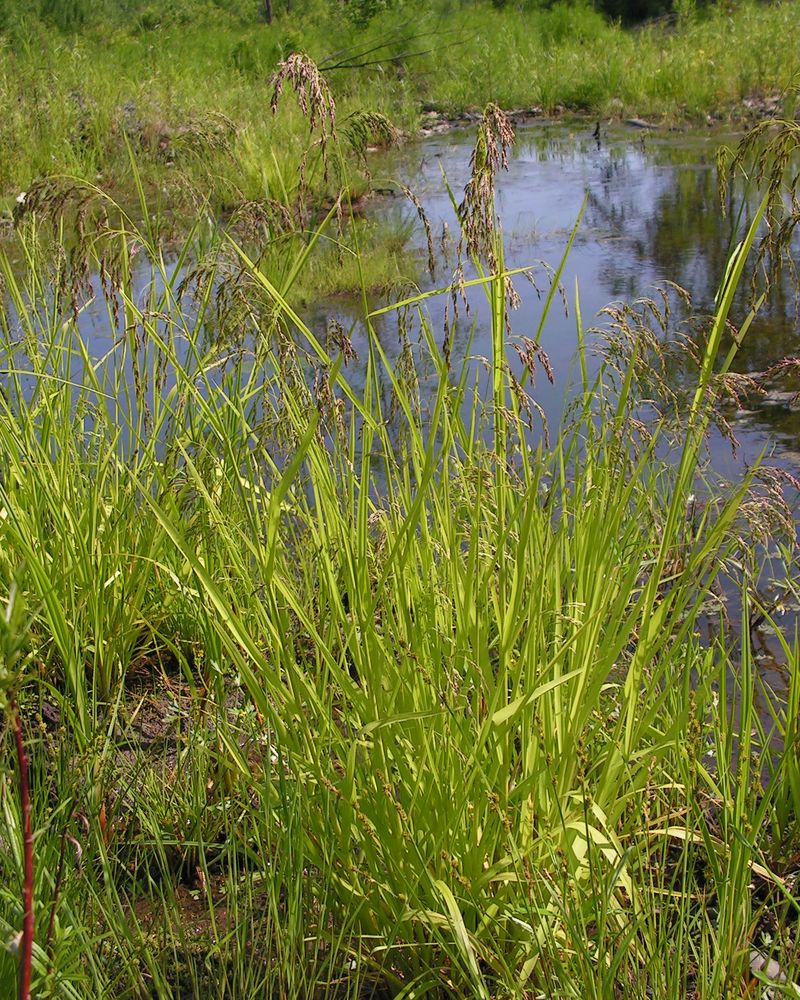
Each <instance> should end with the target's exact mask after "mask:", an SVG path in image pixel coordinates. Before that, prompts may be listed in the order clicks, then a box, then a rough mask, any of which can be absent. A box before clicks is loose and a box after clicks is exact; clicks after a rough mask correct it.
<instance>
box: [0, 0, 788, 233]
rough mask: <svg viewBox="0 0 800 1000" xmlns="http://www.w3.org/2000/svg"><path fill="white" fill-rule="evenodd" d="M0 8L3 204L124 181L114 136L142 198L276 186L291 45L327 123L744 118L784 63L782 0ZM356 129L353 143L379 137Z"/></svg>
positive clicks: (291, 175)
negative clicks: (524, 116)
mask: <svg viewBox="0 0 800 1000" xmlns="http://www.w3.org/2000/svg"><path fill="white" fill-rule="evenodd" d="M3 9H4V14H3V18H4V22H3V24H2V25H0V32H2V33H1V34H0V102H2V107H3V109H4V111H3V115H2V116H0V199H2V202H3V204H4V206H5V211H6V213H9V212H10V210H11V209H12V208H13V206H14V200H15V198H16V197H17V196H18V195H19V194H20V192H22V191H27V190H29V189H30V187H31V185H33V184H34V183H35V182H36V181H37V180H39V179H41V178H42V177H44V176H47V175H50V174H53V173H57V174H62V173H67V174H70V175H74V176H77V177H79V178H82V179H84V180H89V181H98V182H99V183H101V184H102V185H103V186H104V187H106V188H107V189H108V190H110V191H112V192H116V193H117V194H118V195H120V196H122V192H126V194H125V197H126V198H128V199H132V197H133V193H132V187H133V185H132V177H131V171H130V157H129V154H128V146H132V147H133V148H134V150H135V153H136V158H137V162H138V164H139V170H140V172H141V174H142V177H143V180H144V182H145V184H146V186H147V188H148V191H149V194H150V203H151V205H154V206H155V205H157V204H158V203H159V200H161V201H164V202H168V203H169V204H170V206H171V207H172V208H173V209H174V208H175V206H176V205H178V204H183V205H184V207H185V206H186V204H187V202H190V201H192V199H195V197H196V192H197V191H202V192H203V198H204V199H208V204H209V207H210V208H211V210H212V211H213V212H214V214H215V215H218V214H219V213H220V212H221V211H224V210H225V209H231V208H232V207H233V206H237V205H239V204H241V203H242V202H246V201H261V202H263V201H265V200H279V201H284V202H285V201H286V200H287V199H289V200H291V197H292V194H293V189H294V188H295V186H296V177H295V171H296V165H297V163H298V162H299V159H300V157H301V155H302V151H303V149H305V147H306V145H307V127H306V123H305V121H304V119H303V118H302V116H301V115H299V114H298V113H295V112H293V111H292V110H291V109H290V108H289V107H282V108H281V113H280V115H279V116H278V117H277V118H273V115H272V114H271V112H270V108H269V102H270V94H271V88H270V85H269V80H270V77H271V75H272V74H273V72H274V71H275V69H276V67H277V65H278V64H279V62H280V61H282V60H283V59H285V58H286V57H287V56H288V55H289V54H290V53H292V52H293V51H296V50H303V51H305V52H307V53H308V54H309V55H310V56H312V57H313V58H314V60H315V61H316V63H317V64H318V65H319V66H320V68H321V69H322V71H323V72H324V73H325V74H326V76H327V78H328V80H329V82H330V86H331V88H332V92H333V96H334V98H335V100H336V105H337V108H338V121H337V126H338V127H339V128H340V129H341V130H342V131H347V130H348V129H349V128H350V126H351V124H352V118H351V116H352V115H354V114H355V115H358V114H362V113H363V112H370V113H379V114H382V115H384V116H385V117H386V118H387V119H388V120H389V121H390V122H391V123H392V124H393V125H394V126H395V128H396V129H398V130H400V132H404V133H406V134H414V133H415V132H416V131H417V130H418V129H419V127H420V126H421V125H424V124H425V123H426V121H427V120H428V119H427V118H426V115H429V110H430V109H431V108H434V109H437V110H438V111H439V112H441V113H445V114H450V115H453V114H458V113H461V112H463V111H464V110H468V109H472V110H474V109H480V108H482V107H483V106H484V105H485V104H486V103H487V102H488V101H490V100H492V101H497V102H498V103H499V104H500V105H501V106H503V107H505V108H514V107H518V108H519V107H525V108H531V107H535V108H538V109H540V110H541V112H543V113H554V112H557V111H559V110H564V109H567V110H571V111H578V112H583V113H587V114H591V115H593V116H598V117H600V116H610V117H615V118H624V117H630V116H643V115H644V116H656V117H657V118H659V119H660V118H661V117H662V116H666V117H667V118H668V119H670V120H672V121H681V120H685V119H687V118H689V119H693V120H695V121H697V120H699V121H701V122H705V121H706V118H707V116H708V115H712V116H714V117H715V118H717V117H720V116H722V117H727V116H729V115H730V114H731V113H733V114H734V115H739V116H744V117H748V116H750V115H751V113H752V112H751V111H750V110H748V109H746V108H745V107H744V106H743V105H742V101H743V99H745V98H752V99H753V101H754V104H753V106H754V107H755V108H756V110H758V108H760V107H762V104H763V100H764V98H771V97H772V96H774V95H776V94H777V95H780V94H781V93H782V92H783V91H784V89H785V88H786V87H787V85H788V84H789V83H790V82H791V80H792V77H793V74H794V73H795V72H796V68H797V67H796V57H795V52H794V48H793V47H792V46H790V45H786V44H785V39H786V38H787V37H791V35H792V32H793V31H794V29H795V24H796V23H797V20H798V8H797V4H796V2H795V0H785V2H782V3H778V4H769V5H762V4H756V3H751V2H743V3H740V4H737V5H735V6H722V5H712V6H709V7H707V8H703V9H698V10H695V9H694V8H691V9H689V8H686V9H685V10H684V9H682V10H681V11H680V12H678V14H677V15H676V17H675V18H674V19H672V20H670V21H668V22H657V23H649V24H647V25H645V26H641V27H638V28H636V29H635V30H629V29H625V28H622V27H620V26H619V24H617V23H614V22H612V21H610V20H609V19H608V18H606V17H605V16H604V15H603V14H602V13H600V12H598V11H596V10H594V9H593V8H591V7H590V6H587V5H586V4H583V3H576V4H566V3H563V4H556V5H553V6H542V7H538V6H537V7H530V6H525V7H524V9H520V8H519V7H518V6H517V5H512V4H508V5H506V6H501V7H499V8H497V7H495V6H493V5H490V4H484V3H469V4H466V3H464V4H450V5H447V4H441V5H424V6H415V5H413V4H390V5H389V4H386V5H384V4H378V5H375V7H374V8H373V6H371V5H367V6H363V5H348V4H344V5H341V4H327V3H325V4H323V3H317V4H313V5H303V4H302V3H296V4H292V6H291V11H290V12H289V13H287V12H286V11H285V8H284V5H283V4H278V3H276V4H275V19H274V22H273V24H272V25H271V26H268V25H267V24H266V22H265V21H264V19H263V9H262V8H261V7H260V6H259V5H257V4H253V5H248V4H242V5H235V4H225V5H217V4H207V5H203V4H199V3H196V2H195V0H181V2H178V0H175V2H173V3H164V4H160V5H151V6H142V5H133V4H131V5H123V4H120V5H118V6H117V5H113V4H111V5H97V4H92V5H89V4H86V5H85V6H81V4H80V2H79V0H75V4H74V5H73V4H68V3H62V2H59V3H55V2H52V0H50V5H49V6H48V3H43V4H42V5H41V6H40V7H39V8H38V11H39V13H38V14H36V13H35V11H36V8H34V13H31V11H30V9H29V7H28V6H27V5H22V4H19V5H16V6H14V4H10V5H9V4H6V5H4V8H3ZM368 15H369V16H368ZM769 107H770V108H774V104H770V105H769ZM786 110H787V113H789V114H791V112H792V110H793V109H792V108H788V107H787V108H786ZM350 131H351V132H352V131H353V130H352V129H350ZM360 135H361V139H362V140H364V141H365V143H366V145H375V144H377V145H380V144H381V143H385V142H387V141H390V138H391V136H390V135H389V134H387V133H386V131H383V132H379V133H377V134H374V133H373V134H370V132H369V131H367V132H364V131H362V132H361V133H360ZM392 135H394V137H395V138H397V137H398V136H397V133H392ZM353 159H354V160H355V154H354V157H353ZM351 175H352V174H351ZM312 179H313V181H314V183H315V184H316V185H317V186H318V188H319V190H320V201H324V199H325V197H327V196H330V195H331V194H332V193H334V189H335V184H333V185H325V183H324V180H323V179H322V178H321V177H314V178H312ZM362 189H363V182H362ZM165 192H168V194H165Z"/></svg>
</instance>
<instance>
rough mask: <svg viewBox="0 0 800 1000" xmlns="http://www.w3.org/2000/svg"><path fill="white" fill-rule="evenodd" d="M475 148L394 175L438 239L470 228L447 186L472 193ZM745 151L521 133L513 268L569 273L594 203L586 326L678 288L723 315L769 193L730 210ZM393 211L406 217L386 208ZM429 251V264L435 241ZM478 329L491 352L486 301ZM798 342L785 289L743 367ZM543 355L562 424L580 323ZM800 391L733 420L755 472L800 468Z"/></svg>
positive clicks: (532, 297) (583, 277)
mask: <svg viewBox="0 0 800 1000" xmlns="http://www.w3.org/2000/svg"><path fill="white" fill-rule="evenodd" d="M472 141H473V135H472V133H471V132H467V131H459V132H451V133H449V134H445V135H443V136H437V137H435V138H431V139H428V140H426V141H425V143H424V144H423V145H410V146H408V147H406V148H405V149H403V150H400V151H398V152H395V153H394V154H391V155H390V156H388V157H387V158H385V159H384V161H383V162H382V163H381V165H380V172H382V173H383V174H385V179H386V182H387V183H389V182H390V180H391V179H392V178H394V179H400V180H401V181H402V182H403V183H404V184H407V185H408V186H409V187H411V188H412V189H413V190H415V191H416V192H417V194H418V195H419V197H420V198H421V200H422V202H423V204H424V205H425V208H426V211H427V212H428V214H429V217H430V218H431V222H432V225H433V229H434V231H435V232H436V231H439V230H440V229H441V227H442V226H443V225H447V226H448V227H449V229H450V231H455V229H456V219H455V216H454V212H453V208H452V203H451V200H450V197H449V196H448V194H447V193H446V190H445V186H444V183H443V180H442V177H443V175H444V176H445V177H446V178H447V181H448V182H449V184H450V186H451V188H452V189H453V191H454V192H455V193H456V195H458V194H459V193H460V191H461V190H462V189H463V186H464V184H465V183H466V180H467V176H468V169H469V152H470V148H471V143H472ZM737 141H738V136H735V135H730V134H723V133H719V132H715V131H712V130H708V131H706V132H702V133H685V132H666V131H665V132H658V133H646V134H645V133H642V132H637V131H636V130H632V129H629V128H625V127H624V126H620V127H614V128H608V129H606V128H603V129H602V130H601V135H600V139H599V141H598V140H597V139H596V138H595V137H594V136H593V124H592V123H589V122H580V123H577V124H574V125H571V126H570V125H565V124H564V123H548V122H537V123H534V124H532V125H530V126H528V127H525V128H524V129H521V130H520V131H519V133H518V136H517V144H516V147H515V149H514V151H513V154H512V158H511V164H510V168H509V171H508V173H507V174H504V175H503V176H502V177H501V178H500V184H499V192H498V198H497V208H498V213H499V215H500V218H501V221H502V226H503V233H504V239H505V243H506V247H507V254H506V262H507V264H508V265H509V266H511V267H518V266H523V265H526V264H532V263H533V262H535V261H536V260H537V259H542V260H545V261H550V262H557V261H558V259H559V258H560V256H561V253H562V251H563V248H564V245H565V243H566V240H567V238H568V234H569V231H570V229H571V227H572V225H573V224H574V222H575V220H576V218H577V217H578V214H579V212H580V209H581V205H582V203H583V200H584V197H585V198H586V210H585V214H584V217H583V221H582V224H581V227H580V230H579V234H578V238H577V240H576V243H575V246H574V248H573V251H572V253H571V255H570V258H569V261H568V263H567V267H566V270H565V273H564V284H565V286H566V288H567V289H569V290H570V291H571V290H572V289H573V288H574V286H575V282H576V281H577V283H578V287H579V289H580V295H581V303H582V310H583V315H584V318H585V320H586V321H588V322H591V321H592V317H594V316H596V315H597V313H598V312H599V310H600V309H602V307H603V306H604V305H606V304H607V303H608V302H609V301H611V300H620V299H622V300H626V301H627V300H632V299H635V298H638V297H641V296H646V295H650V294H651V293H652V291H653V288H654V286H657V285H663V284H664V283H665V282H675V283H677V284H678V285H680V286H681V287H683V288H685V289H686V290H687V291H688V292H689V293H690V294H691V296H692V300H693V303H694V308H695V309H696V310H698V311H700V312H710V311H711V310H712V309H713V304H714V295H715V292H716V290H717V287H718V285H719V282H720V280H721V279H722V277H723V275H724V273H725V265H726V262H727V259H728V256H729V254H730V252H731V249H732V248H733V246H734V245H735V243H736V241H737V239H738V238H739V235H740V234H741V232H742V230H743V228H745V227H746V226H747V225H748V224H749V222H750V221H751V220H752V217H753V213H754V211H755V208H756V205H757V202H758V198H757V195H756V193H755V192H750V193H749V195H748V194H746V193H745V192H743V191H742V189H741V187H740V186H739V187H737V186H733V187H731V188H730V189H729V191H728V192H727V196H726V205H725V207H726V209H727V211H726V212H723V210H722V206H721V204H720V194H719V187H718V175H717V168H716V154H717V150H718V148H719V146H720V145H721V144H722V143H727V144H729V145H734V144H735V143H736V142H737ZM379 210H381V211H390V210H392V209H391V206H390V205H389V204H387V203H385V204H384V205H383V206H381V208H379ZM415 249H416V250H417V252H419V253H420V254H422V252H423V246H422V242H421V236H420V237H418V241H417V243H416V247H415ZM750 274H752V271H751V272H750ZM750 274H748V275H747V277H746V278H745V280H744V281H743V282H742V285H741V287H740V288H739V291H738V294H737V296H736V300H735V302H734V306H733V309H732V313H731V320H732V322H733V323H734V324H738V323H740V322H741V321H742V319H743V318H744V317H745V316H746V315H747V313H748V311H749V296H750V291H751V290H750ZM519 290H520V292H521V293H522V296H523V302H522V306H521V308H520V310H519V312H518V314H517V315H516V316H515V318H514V327H515V329H516V330H517V331H518V332H519V333H524V334H530V333H531V331H532V330H535V329H536V327H537V325H538V320H539V316H540V314H541V308H542V305H541V300H540V299H539V298H538V297H537V295H536V294H535V293H534V292H533V291H532V290H530V289H527V290H526V289H525V288H523V287H520V288H519ZM432 313H433V322H434V327H436V326H437V324H438V322H439V320H440V318H441V317H440V316H439V315H438V314H437V313H436V311H435V307H432ZM473 318H475V319H476V321H477V324H478V329H477V334H476V337H475V344H474V347H475V349H476V350H477V352H478V353H482V352H483V353H486V352H487V351H488V340H487V337H488V332H487V331H488V316H487V313H486V310H485V308H482V306H481V303H480V301H479V299H478V298H476V307H475V311H474V313H473ZM798 333H799V331H798V320H797V309H796V300H795V291H794V289H793V288H792V286H791V284H790V282H789V281H788V280H783V281H782V282H780V283H778V284H776V285H775V286H774V287H773V288H772V291H771V296H770V299H769V302H768V303H767V305H765V306H764V307H763V308H762V310H761V312H760V313H759V315H758V317H757V319H756V321H755V322H754V323H753V325H752V327H751V329H750V332H749V333H748V336H747V338H746V339H745V341H744V344H743V346H742V349H741V351H740V353H739V355H738V357H737V359H736V365H735V367H736V368H737V370H739V371H742V372H751V373H753V372H763V371H764V370H765V369H767V368H769V367H770V365H772V364H773V363H775V362H776V361H778V360H779V359H781V358H783V357H785V356H787V355H793V354H795V353H796V352H797V350H798ZM543 344H544V347H545V348H546V349H547V350H548V353H550V355H551V358H552V359H553V361H554V365H555V368H556V371H557V373H558V374H559V376H560V378H559V381H558V384H557V386H555V387H548V386H547V385H540V386H538V387H537V388H538V390H539V402H540V403H541V404H542V406H543V407H544V409H545V411H546V412H547V414H548V416H549V417H550V418H551V420H556V421H557V420H558V415H559V414H560V412H561V411H562V408H563V405H564V399H565V394H566V393H567V391H568V390H567V387H566V386H565V380H566V378H567V373H568V372H569V370H570V361H571V359H572V356H573V354H574V350H575V346H576V337H575V325H574V320H573V319H572V318H571V317H567V316H564V314H563V313H561V312H559V311H558V310H554V311H553V312H552V313H551V315H550V317H549V318H548V323H547V326H546V330H545V333H544V338H543ZM794 388H800V386H797V387H795V386H792V385H791V384H788V383H786V382H785V381H784V382H782V383H780V384H772V385H771V386H770V394H769V396H768V397H767V398H766V399H765V400H761V401H758V400H752V401H749V402H748V406H747V412H746V413H742V414H736V413H732V414H731V416H732V417H733V419H734V420H735V427H736V432H737V436H738V437H739V439H740V441H741V453H740V459H739V460H738V461H745V462H749V461H752V460H753V459H755V458H756V457H757V456H758V455H759V454H760V453H761V452H762V451H763V450H765V449H766V450H767V451H771V450H774V451H775V452H776V457H777V460H778V461H780V462H785V463H788V464H790V465H792V466H795V465H797V463H798V451H800V444H798V435H799V434H800V408H798V407H796V406H795V405H794V404H793V403H792V402H791V401H790V397H791V390H793V389H794ZM712 445H713V448H714V453H715V461H716V462H718V463H719V464H720V466H721V467H722V469H723V470H730V471H733V470H734V468H735V466H736V464H737V463H736V462H733V463H732V462H731V458H730V455H729V454H728V451H729V449H728V448H727V445H725V446H722V445H721V442H719V441H716V440H715V441H713V442H712Z"/></svg>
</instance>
